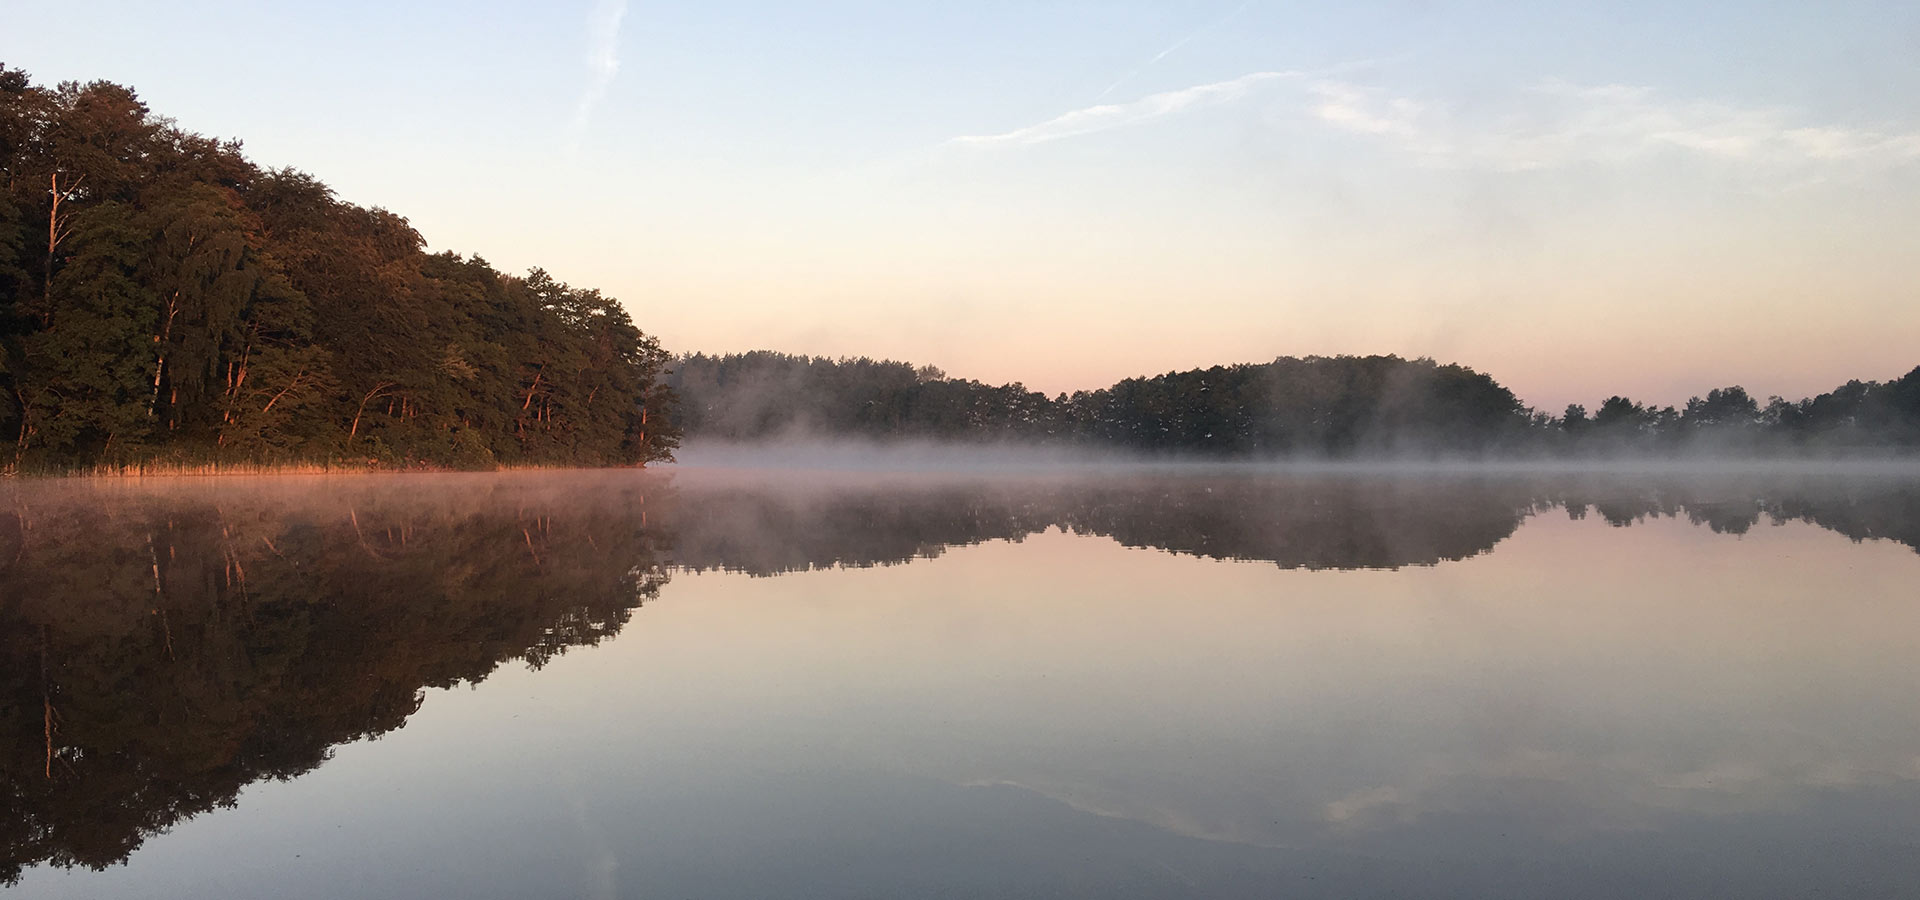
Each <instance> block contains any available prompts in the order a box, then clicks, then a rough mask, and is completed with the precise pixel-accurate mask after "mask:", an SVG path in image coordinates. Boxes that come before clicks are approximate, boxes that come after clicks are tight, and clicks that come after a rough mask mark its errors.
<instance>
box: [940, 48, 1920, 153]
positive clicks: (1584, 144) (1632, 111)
mask: <svg viewBox="0 0 1920 900" xmlns="http://www.w3.org/2000/svg"><path fill="white" fill-rule="evenodd" d="M1325 75H1326V73H1325V72H1322V73H1318V74H1308V73H1303V72H1294V71H1267V72H1254V73H1251V74H1248V75H1243V76H1240V77H1239V78H1234V79H1230V80H1227V81H1218V82H1212V83H1208V84H1201V85H1195V86H1193V87H1188V88H1182V89H1179V90H1172V91H1165V92H1162V93H1158V94H1152V95H1149V96H1147V97H1143V98H1141V99H1139V100H1135V101H1133V102H1130V103H1122V104H1108V105H1099V106H1091V107H1087V108H1085V109H1078V110H1074V111H1072V112H1068V113H1065V114H1063V115H1060V116H1057V117H1055V118H1053V119H1049V120H1047V121H1045V122H1041V123H1039V124H1036V125H1031V126H1027V127H1025V128H1018V129H1015V130H1012V131H1008V132H1003V133H1000V134H989V135H974V136H967V137H961V138H956V139H955V143H959V144H964V145H970V146H975V147H1010V146H1011V147H1018V146H1029V145H1034V144H1042V143H1046V142H1049V141H1056V140H1060V139H1063V138H1072V137H1079V136H1083V135H1091V134H1096V133H1099V132H1104V131H1109V130H1112V129H1116V128H1121V127H1125V126H1132V125H1139V124H1143V123H1147V122H1152V121H1154V120H1158V119H1164V118H1168V117H1171V116H1173V115H1174V114H1175V113H1180V112H1183V111H1186V110H1192V109H1197V108H1203V107H1225V106H1229V105H1232V104H1236V103H1240V102H1242V101H1249V102H1248V103H1247V104H1246V105H1247V106H1249V107H1253V108H1252V109H1250V110H1249V113H1251V114H1258V115H1263V116H1267V117H1269V118H1272V119H1275V120H1277V121H1281V122H1292V123H1293V124H1294V125H1295V126H1303V127H1312V126H1317V127H1318V128H1319V129H1320V130H1323V131H1325V132H1329V133H1332V134H1334V135H1348V136H1353V137H1358V138H1363V139H1366V140H1369V141H1371V142H1374V143H1376V144H1377V145H1379V146H1380V147H1382V148H1384V149H1386V150H1388V151H1390V152H1393V153H1397V154H1400V155H1402V156H1403V157H1405V159H1406V161H1407V162H1409V163H1410V164H1412V165H1415V166H1419V167H1426V168H1444V169H1479V170H1490V171H1496V172H1526V171H1538V170H1545V169H1557V168H1564V167H1569V166H1577V165H1616V166H1625V165H1631V164H1639V163H1644V162H1649V161H1653V160H1658V159H1692V160H1696V161H1703V162H1707V163H1711V164H1714V165H1716V166H1719V167H1722V168H1724V169H1726V170H1728V171H1753V172H1760V173H1776V174H1794V175H1797V176H1805V175H1809V174H1812V175H1814V176H1816V177H1818V176H1819V175H1820V174H1822V173H1824V172H1827V171H1849V170H1852V171H1866V170H1873V169H1884V168H1890V167H1898V166H1906V165H1910V164H1914V163H1920V130H1916V129H1912V128H1900V127H1891V126H1883V127H1878V128H1875V127H1863V126H1859V125H1849V124H1841V123H1832V122H1820V121H1817V120H1815V119H1813V118H1811V117H1809V116H1806V115H1804V114H1799V113H1796V112H1794V111H1792V110H1787V109H1782V108H1773V107H1742V106H1738V105H1734V104H1729V103H1723V102H1718V101H1712V100H1701V99H1687V98H1681V97H1675V96H1673V95H1670V94H1668V93H1666V92H1662V91H1658V90H1655V89H1653V88H1650V87H1643V86H1634V85H1621V84H1610V85H1597V86H1589V85H1578V84H1573V83H1570V82H1565V81H1559V80H1549V81H1544V82H1540V83H1537V84H1535V85H1533V86H1531V87H1527V88H1523V89H1518V90H1513V91H1509V92H1507V93H1505V94H1496V95H1493V96H1480V97H1476V98H1474V102H1472V103H1461V102H1450V101H1449V100H1448V99H1446V98H1443V97H1432V96H1417V95H1411V94H1405V93H1399V92H1395V91H1392V90H1389V89H1386V88H1381V87H1375V86H1369V85H1364V84H1359V83H1355V82H1351V81H1344V80H1339V79H1336V78H1329V77H1324V76H1325ZM1281 83H1284V84H1285V85H1286V86H1287V87H1288V88H1290V90H1283V91H1272V92H1259V93H1258V95H1257V96H1256V88H1259V87H1261V86H1263V85H1268V84H1281ZM1252 101H1258V105H1257V106H1255V103H1254V102H1252Z"/></svg>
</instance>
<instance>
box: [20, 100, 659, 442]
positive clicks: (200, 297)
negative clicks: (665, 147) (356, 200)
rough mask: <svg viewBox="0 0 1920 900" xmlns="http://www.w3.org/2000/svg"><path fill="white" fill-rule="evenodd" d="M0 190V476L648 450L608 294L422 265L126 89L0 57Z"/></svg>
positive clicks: (361, 216) (648, 362)
mask: <svg viewBox="0 0 1920 900" xmlns="http://www.w3.org/2000/svg"><path fill="white" fill-rule="evenodd" d="M0 188H3V189H0V440H5V441H6V442H7V444H8V445H9V446H7V450H8V451H9V452H6V453H4V454H3V455H0V465H5V466H7V467H9V468H13V469H25V470H61V469H72V468H81V467H89V466H96V465H128V464H139V463H144V462H151V461H156V460H158V461H172V462H179V463H221V462H236V461H244V462H251V463H268V464H273V463H296V462H328V463H342V462H344V463H351V464H360V465H368V464H370V465H378V466H393V467H409V466H425V467H435V468H486V467H492V466H497V465H543V464H544V465H615V464H640V463H646V462H649V461H654V460H661V459H667V458H670V455H671V452H672V449H673V447H674V445H675V438H674V431H673V429H672V427H671V425H670V423H669V422H668V421H667V420H666V417H665V415H664V413H665V411H666V408H667V405H668V403H669V401H670V397H669V396H668V395H667V394H666V393H665V391H664V390H662V388H661V385H660V383H659V382H660V379H661V375H662V374H663V369H664V368H665V365H666V363H667V354H666V353H665V351H663V350H662V349H661V348H660V345H659V343H658V342H657V341H656V340H654V339H653V338H652V337H650V336H648V335H647V334H645V333H643V332H642V331H641V330H640V329H639V328H637V327H636V326H635V325H634V323H633V321H632V319H631V318H630V317H629V316H628V314H627V312H626V310H625V309H624V308H623V307H622V306H621V304H620V303H619V302H617V301H615V300H614V299H613V298H610V297H606V296H603V295H601V294H600V293H599V292H598V291H593V290H583V289H579V288H573V287H569V286H568V285H566V284H564V283H562V282H560V281H558V280H556V279H554V278H553V277H552V276H550V275H548V274H547V273H546V272H544V271H541V270H539V269H535V270H533V271H532V272H530V273H528V274H527V275H525V276H510V275H505V274H502V273H500V272H498V271H495V270H494V269H493V268H492V267H491V266H489V265H488V264H487V263H486V261H484V260H482V259H480V258H479V257H477V256H474V257H464V258H463V257H460V256H457V255H455V254H451V253H440V254H429V253H427V252H426V250H425V241H424V240H423V239H422V238H421V236H420V235H419V233H417V232H415V231H414V230H413V228H412V227H411V226H409V225H408V224H407V220H406V219H404V218H402V217H400V216H398V215H395V214H394V213H391V212H388V211H386V210H384V209H379V208H377V207H376V208H367V207H361V206H357V205H354V204H352V203H348V202H345V201H342V200H340V199H339V198H337V197H336V196H334V194H333V191H332V190H330V189H329V188H328V187H327V186H326V185H324V184H322V183H321V182H320V181H318V180H316V179H315V178H314V177H312V176H310V175H307V174H305V173H302V172H298V171H295V170H292V169H262V168H260V167H258V166H255V165H254V164H253V163H251V162H249V161H248V160H247V159H246V157H245V156H243V155H242V153H241V151H240V145H239V144H238V143H237V142H230V141H219V140H214V139H210V138H205V137H202V136H200V135H196V134H193V133H190V132H187V131H185V130H182V129H181V128H179V127H178V126H176V125H175V124H174V123H173V122H172V121H171V120H169V119H166V118H163V117H160V116H157V115H154V114H153V113H152V112H151V111H150V110H149V109H148V108H147V106H146V104H145V103H143V102H142V101H141V100H140V99H139V97H138V96H137V95H136V94H135V93H134V92H133V90H131V89H129V88H126V87H122V86H120V85H116V84H111V83H108V82H104V81H96V82H92V83H88V84H79V83H75V82H67V83H63V84H60V85H58V86H56V87H52V88H46V87H41V86H36V85H34V84H33V83H32V81H31V79H29V78H28V77H27V75H26V74H25V73H24V72H21V71H19V70H15V69H8V68H6V67H5V66H0Z"/></svg>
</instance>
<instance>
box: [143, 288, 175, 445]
mask: <svg viewBox="0 0 1920 900" xmlns="http://www.w3.org/2000/svg"><path fill="white" fill-rule="evenodd" d="M179 314H180V292H179V291H174V292H173V297H172V298H171V299H169V300H168V301H167V317H166V318H165V319H164V320H162V321H161V324H160V333H159V334H157V335H154V337H153V343H154V344H155V345H156V346H158V347H159V348H160V358H159V360H158V361H156V362H155V363H154V364H153V396H151V397H149V398H147V418H149V419H151V418H153V416H154V411H155V410H156V409H158V408H159V406H160V378H161V376H162V375H164V374H165V373H166V371H167V342H168V341H170V340H173V318H174V317H175V316H177V315H179Z"/></svg>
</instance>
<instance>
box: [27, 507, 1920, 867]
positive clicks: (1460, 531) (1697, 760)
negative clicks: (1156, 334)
mask: <svg viewBox="0 0 1920 900" xmlns="http://www.w3.org/2000/svg"><path fill="white" fill-rule="evenodd" d="M1916 547H1920V481H1916V480H1914V479H1910V478H1902V477H1895V476H1889V475H1884V474H1883V475H1880V476H1874V477H1847V478H1841V477H1819V476H1812V475H1807V474H1804V473H1802V474H1796V475H1787V474H1774V475H1768V474H1765V473H1752V472H1750V473H1746V474H1743V475H1738V476H1722V477H1709V476H1700V475H1693V476H1688V477H1678V476H1672V475H1666V476H1652V475H1645V476H1626V475H1610V476H1576V475H1569V474H1564V473H1563V474H1554V475H1548V474H1537V473H1536V474H1533V475H1526V476H1519V475H1510V476H1496V475H1490V474H1485V473H1482V474H1462V473H1452V474H1448V475H1439V476H1428V477H1412V476H1407V475H1398V476H1396V475H1389V474H1383V473H1374V474H1370V475H1351V474H1338V473H1319V474H1314V475H1308V476H1301V475H1276V474H1272V473H1247V472H1240V473H1234V472H1223V471H1213V472H1196V473H1186V474H1168V473H1161V474H1154V475H1122V474H1117V473H1106V474H1103V475H1097V476H1075V477H1068V476H1062V475H1049V476H1036V475H1003V476H996V477H990V478H989V477H959V476H947V477H939V478H924V477H909V476H901V475H895V476H890V477H887V478H883V479H872V478H859V477H855V476H853V475H850V474H844V473H843V474H840V475H835V476H817V475H816V476H809V477H804V478H796V477H793V476H773V475H769V476H755V475H747V474H741V473H731V474H727V473H700V472H682V473H678V474H675V475H671V476H669V475H662V474H641V473H608V474H506V475H484V476H480V475H476V476H393V477H368V478H336V479H316V480H300V479H281V480H275V481H270V482H252V481H245V480H218V481H191V480H183V481H172V482H164V483H144V484H129V483H65V484H59V483H47V482H40V483H22V484H18V485H11V486H7V487H5V488H0V578H4V581H3V582H0V583H3V584H4V585H5V588H4V594H0V654H3V655H0V663H3V665H0V673H4V674H3V676H0V677H3V678H4V682H3V683H0V684H3V686H4V690H5V691H6V697H7V699H8V703H7V705H6V712H5V713H4V718H3V719H0V726H3V727H4V729H5V730H4V740H5V743H4V745H3V746H4V749H5V753H6V756H5V758H4V769H3V770H0V779H4V785H5V793H4V795H3V796H4V801H3V802H4V803H5V805H6V809H5V815H3V816H0V848H3V852H4V854H5V855H4V857H0V866H4V868H0V875H9V874H11V875H16V876H17V877H18V880H17V883H15V884H14V885H13V886H12V887H11V888H10V889H8V893H10V894H18V895H20V896H35V897H38V896H48V897H88V896H142V897H221V896H232V897H251V896H266V895H272V896H295V897H300V896H313V897H334V896H341V895H343V894H348V895H363V896H383V897H430V896H474V897H529V896H554V897H574V896H586V897H653V896H701V897H708V896H729V897H769V896H774V897H851V896H1059V895H1068V896H1099V897H1112V896H1140V897H1166V896H1194V897H1216V896H1217V897H1241V896H1245V897H1263V896H1274V895H1286V896H1306V897H1312V896H1330V897H1332V896H1338V897H1353V896H1473V897H1501V896H1513V897H1522V896H1542V895H1551V896H1573V897H1580V896H1592V897H1611V896H1623V895H1631V896H1675V897H1680V896H1700V895H1703V894H1706V895H1715V894H1717V895H1729V896H1745V897H1767V896H1781V897H1786V896H1804V895H1806V894H1809V893H1813V892H1817V891H1825V892H1828V893H1837V894H1840V895H1845V896H1868V897H1871V896H1887V897H1893V896H1900V895H1901V894H1902V892H1903V891H1904V890H1907V889H1909V888H1910V887H1911V885H1913V884H1916V883H1920V853H1916V852H1915V851H1916V849H1920V848H1916V846H1915V844H1916V838H1915V837H1914V835H1916V834H1920V706H1916V705H1915V704H1914V703H1913V702H1912V700H1911V693H1912V686H1913V685H1914V684H1916V683H1920V678H1917V677H1916V676H1920V652H1916V651H1920V598H1917V597H1916V592H1915V591H1914V589H1913V587H1912V586H1913V585H1914V584H1917V583H1920V553H1916ZM68 866H72V868H67V867H68Z"/></svg>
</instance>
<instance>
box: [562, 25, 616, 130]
mask: <svg viewBox="0 0 1920 900" xmlns="http://www.w3.org/2000/svg"><path fill="white" fill-rule="evenodd" d="M626 15H627V0H597V2H596V3H595V4H594V7H593V13H592V15H591V16H590V17H589V18H588V19H587V59H586V62H587V72H588V74H587V86H586V89H585V90H583V91H581V93H580V101H579V103H577V104H575V106H574V111H573V128H572V130H571V134H570V138H569V145H570V147H572V148H576V149H577V148H578V147H579V145H580V140H581V139H582V138H583V137H585V136H586V131H587V125H588V124H589V123H590V122H591V121H592V119H593V111H594V109H595V108H597V107H598V106H599V105H600V101H601V100H604V99H606V96H607V89H608V88H609V87H612V85H613V77H614V76H615V75H618V74H619V73H620V21H621V20H622V19H624V18H626Z"/></svg>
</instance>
